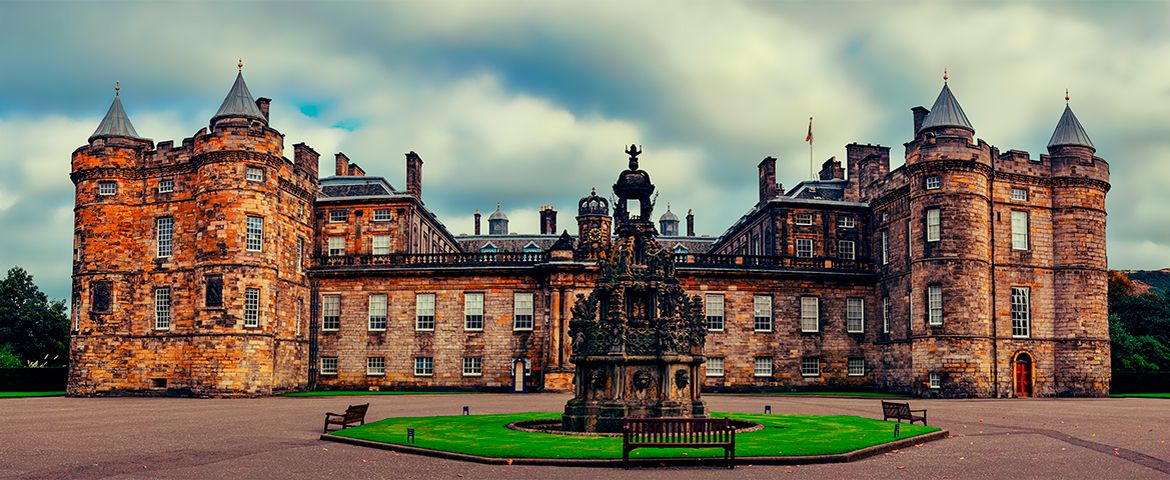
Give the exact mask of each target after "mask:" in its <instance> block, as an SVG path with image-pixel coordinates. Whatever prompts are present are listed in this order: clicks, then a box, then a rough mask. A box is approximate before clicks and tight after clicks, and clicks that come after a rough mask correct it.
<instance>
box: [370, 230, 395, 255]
mask: <svg viewBox="0 0 1170 480" xmlns="http://www.w3.org/2000/svg"><path fill="white" fill-rule="evenodd" d="M370 253H372V254H374V255H389V254H390V236H389V235H374V241H373V243H372V244H371V247H370Z"/></svg>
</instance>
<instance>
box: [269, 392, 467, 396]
mask: <svg viewBox="0 0 1170 480" xmlns="http://www.w3.org/2000/svg"><path fill="white" fill-rule="evenodd" d="M453 393H459V394H469V393H476V392H450V391H441V392H428V391H422V390H419V391H410V390H408V391H399V390H383V391H378V392H369V391H365V390H333V391H329V390H320V391H312V392H293V393H285V394H282V395H281V396H284V397H349V396H357V395H444V394H453Z"/></svg>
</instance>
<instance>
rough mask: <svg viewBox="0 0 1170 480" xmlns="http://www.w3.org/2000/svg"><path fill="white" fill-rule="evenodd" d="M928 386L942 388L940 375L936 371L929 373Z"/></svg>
mask: <svg viewBox="0 0 1170 480" xmlns="http://www.w3.org/2000/svg"><path fill="white" fill-rule="evenodd" d="M929 378H930V384H929V385H930V388H942V375H939V374H937V373H931V374H930V377H929Z"/></svg>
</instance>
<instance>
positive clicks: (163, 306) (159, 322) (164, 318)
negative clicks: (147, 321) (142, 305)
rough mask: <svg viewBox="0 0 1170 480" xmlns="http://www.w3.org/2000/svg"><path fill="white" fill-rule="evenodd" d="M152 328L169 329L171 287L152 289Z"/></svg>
mask: <svg viewBox="0 0 1170 480" xmlns="http://www.w3.org/2000/svg"><path fill="white" fill-rule="evenodd" d="M154 329H155V330H170V329H171V287H157V288H155V289H154Z"/></svg>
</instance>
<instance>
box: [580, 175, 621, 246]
mask: <svg viewBox="0 0 1170 480" xmlns="http://www.w3.org/2000/svg"><path fill="white" fill-rule="evenodd" d="M612 229H613V217H610V216H609V201H608V200H606V199H605V198H603V197H599V196H597V189H596V188H595V189H593V191H592V192H591V193H590V194H589V195H588V196H586V197H583V198H581V201H580V202H577V256H578V257H579V258H581V259H588V260H596V259H597V257H598V255H599V253H600V252H602V251H606V250H608V249H609V244H610V238H611V232H612Z"/></svg>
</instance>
